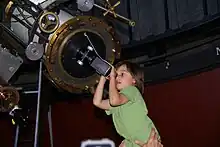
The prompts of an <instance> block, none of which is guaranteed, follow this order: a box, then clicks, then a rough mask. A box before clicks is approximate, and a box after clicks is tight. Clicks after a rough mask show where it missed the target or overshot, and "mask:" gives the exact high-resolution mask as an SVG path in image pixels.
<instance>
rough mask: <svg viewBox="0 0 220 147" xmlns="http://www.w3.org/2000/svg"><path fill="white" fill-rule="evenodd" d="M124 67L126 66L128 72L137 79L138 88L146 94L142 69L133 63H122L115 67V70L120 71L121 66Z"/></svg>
mask: <svg viewBox="0 0 220 147" xmlns="http://www.w3.org/2000/svg"><path fill="white" fill-rule="evenodd" d="M123 65H125V66H126V68H127V70H128V72H129V73H130V74H131V75H132V77H133V78H134V79H135V81H136V87H137V88H138V89H139V91H140V92H141V93H142V94H143V93H144V72H143V70H142V68H141V67H140V66H139V65H138V64H136V63H132V62H130V61H121V62H118V63H117V64H116V65H115V69H118V68H119V67H120V66H123Z"/></svg>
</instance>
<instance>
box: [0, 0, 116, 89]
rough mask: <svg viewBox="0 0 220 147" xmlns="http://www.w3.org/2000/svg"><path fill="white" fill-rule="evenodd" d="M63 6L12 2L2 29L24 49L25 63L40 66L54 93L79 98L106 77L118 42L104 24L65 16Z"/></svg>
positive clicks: (39, 0) (56, 0)
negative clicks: (76, 95)
mask: <svg viewBox="0 0 220 147" xmlns="http://www.w3.org/2000/svg"><path fill="white" fill-rule="evenodd" d="M65 2H68V0H11V1H9V2H7V4H5V8H4V11H5V12H4V21H3V23H2V24H3V25H4V28H5V29H7V30H9V31H10V33H11V34H13V36H15V38H17V40H18V41H19V42H22V43H23V44H25V46H26V48H25V49H24V52H25V55H26V57H27V58H28V59H29V60H31V61H38V60H42V61H43V64H44V67H45V70H44V71H43V73H44V74H45V75H46V77H47V78H48V79H49V80H50V81H51V82H52V83H53V84H54V85H55V86H56V87H57V88H59V89H63V90H65V91H68V92H71V93H82V92H84V91H85V90H88V89H90V88H91V87H93V86H94V85H96V83H97V81H98V80H99V76H100V75H104V76H107V75H108V74H109V73H110V70H111V66H112V64H113V63H114V61H115V60H116V59H119V58H120V42H119V40H118V39H117V35H116V32H115V30H114V28H113V27H112V26H111V25H110V22H108V20H105V19H104V18H98V17H95V16H88V15H84V14H83V13H78V11H77V10H74V11H73V10H72V12H73V13H70V11H69V10H67V9H68V8H66V7H65V6H63V4H65Z"/></svg>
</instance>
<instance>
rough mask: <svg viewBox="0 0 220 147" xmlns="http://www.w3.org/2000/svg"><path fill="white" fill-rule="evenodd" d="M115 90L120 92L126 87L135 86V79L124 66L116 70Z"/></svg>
mask: <svg viewBox="0 0 220 147" xmlns="http://www.w3.org/2000/svg"><path fill="white" fill-rule="evenodd" d="M116 73H117V76H116V88H117V89H118V90H122V89H123V88H125V87H127V86H132V85H135V79H134V78H133V77H132V75H131V74H130V73H129V72H128V70H127V67H126V65H122V66H120V67H119V68H118V69H117V70H116Z"/></svg>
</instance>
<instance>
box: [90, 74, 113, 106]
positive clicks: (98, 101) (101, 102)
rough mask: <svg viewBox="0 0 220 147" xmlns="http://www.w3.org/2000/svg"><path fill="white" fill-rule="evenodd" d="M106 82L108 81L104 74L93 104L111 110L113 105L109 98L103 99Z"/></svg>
mask: <svg viewBox="0 0 220 147" xmlns="http://www.w3.org/2000/svg"><path fill="white" fill-rule="evenodd" d="M105 82H106V78H105V77H104V76H101V78H100V80H99V83H98V86H97V87H96V91H95V94H94V97H93V104H94V105H95V106H96V107H98V108H101V109H104V110H109V109H110V107H111V106H110V103H109V99H106V100H103V99H102V97H103V89H104V85H105Z"/></svg>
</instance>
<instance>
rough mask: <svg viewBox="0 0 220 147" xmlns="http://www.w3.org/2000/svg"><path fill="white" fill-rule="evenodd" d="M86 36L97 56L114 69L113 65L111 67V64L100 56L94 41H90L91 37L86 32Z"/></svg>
mask: <svg viewBox="0 0 220 147" xmlns="http://www.w3.org/2000/svg"><path fill="white" fill-rule="evenodd" d="M84 36H85V37H86V38H87V40H88V41H89V43H90V45H91V46H92V48H93V49H94V51H95V53H96V55H97V56H98V57H99V58H100V59H101V60H102V61H104V62H105V63H107V64H108V65H109V66H111V67H112V68H114V66H113V65H111V64H110V63H109V62H107V61H106V60H105V59H103V58H102V57H101V56H99V54H98V52H97V51H96V49H95V47H94V45H93V44H92V41H91V40H90V38H89V36H88V35H87V34H86V32H85V33H84Z"/></svg>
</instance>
